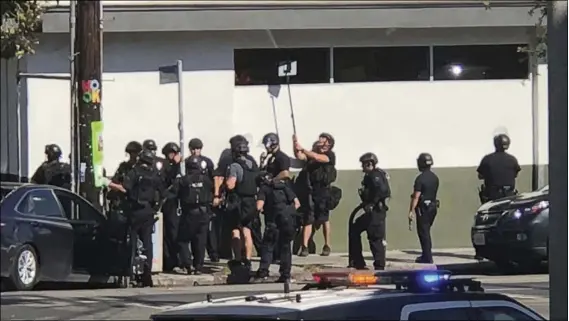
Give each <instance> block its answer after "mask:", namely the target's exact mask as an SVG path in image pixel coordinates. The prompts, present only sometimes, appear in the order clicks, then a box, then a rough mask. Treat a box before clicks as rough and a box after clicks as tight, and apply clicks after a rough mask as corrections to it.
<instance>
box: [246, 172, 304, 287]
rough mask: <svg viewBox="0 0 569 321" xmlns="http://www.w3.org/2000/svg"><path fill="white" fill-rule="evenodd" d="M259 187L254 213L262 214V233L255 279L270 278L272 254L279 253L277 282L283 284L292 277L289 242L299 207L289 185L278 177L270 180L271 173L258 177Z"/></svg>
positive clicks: (291, 238) (292, 234)
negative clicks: (295, 213) (263, 223)
mask: <svg viewBox="0 0 569 321" xmlns="http://www.w3.org/2000/svg"><path fill="white" fill-rule="evenodd" d="M259 185H260V189H259V193H258V194H257V210H258V211H259V212H263V213H264V214H265V233H264V234H263V244H262V247H261V262H260V265H259V270H257V274H256V278H258V279H265V278H267V277H268V276H269V266H270V264H271V262H273V254H274V255H277V252H278V255H279V261H280V271H279V272H280V278H279V281H281V282H285V281H287V280H290V277H291V275H290V272H291V265H292V263H291V259H292V251H291V242H292V240H293V238H294V234H295V230H294V212H295V211H296V209H297V208H299V207H300V202H299V201H298V198H297V197H296V195H295V194H294V192H293V191H292V189H291V187H290V186H289V183H288V182H286V181H285V180H282V179H279V178H278V177H275V178H273V175H271V174H270V173H265V174H264V175H260V176H259ZM277 247H279V249H278V251H276V248H277Z"/></svg>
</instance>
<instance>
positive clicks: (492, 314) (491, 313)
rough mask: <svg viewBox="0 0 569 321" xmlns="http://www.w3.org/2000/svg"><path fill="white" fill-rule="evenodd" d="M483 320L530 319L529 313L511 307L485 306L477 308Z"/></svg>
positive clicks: (479, 318) (514, 320)
mask: <svg viewBox="0 0 569 321" xmlns="http://www.w3.org/2000/svg"><path fill="white" fill-rule="evenodd" d="M476 311H477V313H478V315H479V317H478V318H476V319H477V320H481V321H529V320H534V319H533V318H532V317H530V316H529V315H527V314H525V313H522V312H520V311H518V310H516V309H514V308H510V307H483V308H477V309H476Z"/></svg>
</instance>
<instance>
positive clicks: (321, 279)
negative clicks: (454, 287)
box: [312, 270, 452, 289]
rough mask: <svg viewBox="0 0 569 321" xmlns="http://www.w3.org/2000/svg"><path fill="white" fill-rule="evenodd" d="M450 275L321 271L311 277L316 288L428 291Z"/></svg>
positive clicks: (411, 271) (425, 271) (413, 271)
mask: <svg viewBox="0 0 569 321" xmlns="http://www.w3.org/2000/svg"><path fill="white" fill-rule="evenodd" d="M451 274H452V273H451V272H450V271H444V270H401V271H378V272H375V271H322V272H317V273H314V274H312V277H313V279H314V282H315V283H316V284H315V285H314V286H316V287H333V286H368V285H397V286H405V287H413V288H424V289H428V288H434V287H439V286H445V285H447V284H448V283H449V282H450V277H451Z"/></svg>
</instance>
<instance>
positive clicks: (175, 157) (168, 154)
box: [155, 142, 182, 272]
mask: <svg viewBox="0 0 569 321" xmlns="http://www.w3.org/2000/svg"><path fill="white" fill-rule="evenodd" d="M162 155H164V159H165V160H164V161H163V162H164V163H163V164H164V166H162V167H161V168H160V170H161V175H162V180H163V183H164V187H165V188H166V189H168V188H170V187H172V186H173V185H174V182H175V180H176V178H177V177H178V176H179V175H180V166H181V164H180V163H181V160H182V158H181V155H180V146H178V144H176V143H174V142H169V143H166V144H165V145H164V147H163V148H162ZM155 161H156V162H159V161H162V160H161V159H159V158H158V157H156V158H155ZM157 164H158V163H155V165H157ZM162 216H163V218H164V228H163V230H164V237H163V241H164V243H163V262H164V271H165V272H170V271H173V270H174V268H176V267H178V266H179V262H178V253H179V248H178V226H179V224H180V216H179V213H178V200H177V199H175V198H169V199H166V201H165V202H164V204H163V205H162Z"/></svg>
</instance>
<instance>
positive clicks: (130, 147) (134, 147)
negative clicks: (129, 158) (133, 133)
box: [124, 140, 142, 154]
mask: <svg viewBox="0 0 569 321" xmlns="http://www.w3.org/2000/svg"><path fill="white" fill-rule="evenodd" d="M141 151H142V145H140V143H139V142H137V141H134V140H133V141H132V142H129V143H128V144H126V147H125V148H124V152H125V153H129V154H138V153H140V152H141Z"/></svg>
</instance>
